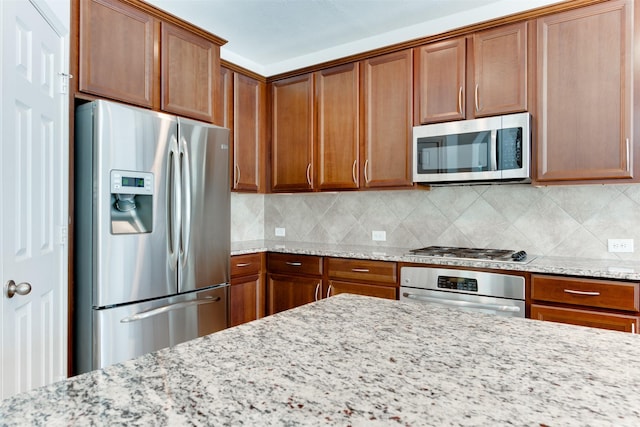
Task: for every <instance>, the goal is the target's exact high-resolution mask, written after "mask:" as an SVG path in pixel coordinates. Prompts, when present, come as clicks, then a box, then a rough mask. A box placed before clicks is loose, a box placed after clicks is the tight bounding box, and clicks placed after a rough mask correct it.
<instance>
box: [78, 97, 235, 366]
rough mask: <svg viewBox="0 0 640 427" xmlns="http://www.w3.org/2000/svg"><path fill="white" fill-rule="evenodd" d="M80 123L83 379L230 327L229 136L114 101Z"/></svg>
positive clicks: (85, 108)
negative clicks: (138, 357) (85, 376)
mask: <svg viewBox="0 0 640 427" xmlns="http://www.w3.org/2000/svg"><path fill="white" fill-rule="evenodd" d="M75 122H76V127H75V150H74V155H75V160H74V165H75V178H74V180H75V183H74V184H75V185H74V193H75V195H74V197H75V209H74V212H75V213H74V218H75V230H74V261H73V264H74V284H73V286H74V301H73V306H72V309H73V311H74V315H73V319H74V320H73V331H74V334H73V335H74V338H73V343H74V344H73V347H74V351H73V354H74V369H73V370H74V373H76V374H77V373H83V372H87V371H90V370H93V369H99V368H103V367H105V366H108V365H111V364H113V363H117V362H121V361H124V360H127V359H131V358H134V357H137V356H140V355H142V354H145V353H148V352H151V351H155V350H158V349H161V348H164V347H168V346H172V345H175V344H178V343H180V342H184V341H187V340H190V339H193V338H196V337H199V336H203V335H206V334H209V333H212V332H215V331H218V330H221V329H224V328H226V327H227V325H228V292H229V290H228V289H229V288H228V285H229V255H230V253H229V251H230V250H229V248H230V194H229V173H228V167H229V147H228V141H229V131H228V129H225V128H220V127H217V126H213V125H210V124H207V123H202V122H197V121H194V120H189V119H185V118H182V117H176V116H172V115H168V114H164V113H158V112H154V111H149V110H145V109H141V108H135V107H130V106H126V105H123V104H119V103H115V102H109V101H102V100H99V101H94V102H91V103H87V104H84V105H81V106H80V107H78V108H77V110H76V120H75Z"/></svg>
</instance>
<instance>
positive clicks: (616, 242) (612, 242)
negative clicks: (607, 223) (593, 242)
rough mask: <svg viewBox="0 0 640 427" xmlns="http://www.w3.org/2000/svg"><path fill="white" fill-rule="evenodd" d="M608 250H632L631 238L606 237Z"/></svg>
mask: <svg viewBox="0 0 640 427" xmlns="http://www.w3.org/2000/svg"><path fill="white" fill-rule="evenodd" d="M607 246H608V247H609V252H633V239H608V240H607Z"/></svg>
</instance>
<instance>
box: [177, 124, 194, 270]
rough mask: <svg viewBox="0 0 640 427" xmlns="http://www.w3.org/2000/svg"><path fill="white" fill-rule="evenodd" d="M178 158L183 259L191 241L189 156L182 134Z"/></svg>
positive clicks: (185, 257) (186, 254)
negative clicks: (179, 162) (179, 164)
mask: <svg viewBox="0 0 640 427" xmlns="http://www.w3.org/2000/svg"><path fill="white" fill-rule="evenodd" d="M180 159H181V164H182V169H181V176H180V179H181V191H182V194H181V198H180V201H181V207H180V208H181V211H182V215H183V216H182V218H181V222H180V237H181V238H180V242H181V247H180V255H181V256H182V260H183V261H184V260H186V259H187V257H188V255H189V247H190V242H191V158H190V154H189V150H188V147H187V140H186V139H185V138H184V136H182V135H181V136H180Z"/></svg>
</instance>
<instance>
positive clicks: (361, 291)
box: [326, 280, 397, 299]
mask: <svg viewBox="0 0 640 427" xmlns="http://www.w3.org/2000/svg"><path fill="white" fill-rule="evenodd" d="M342 293H349V294H356V295H366V296H370V297H378V298H387V299H397V298H396V288H394V287H391V286H388V285H372V284H370V283H355V282H341V281H339V280H329V287H328V288H327V292H326V296H327V298H329V297H331V296H334V295H338V294H342Z"/></svg>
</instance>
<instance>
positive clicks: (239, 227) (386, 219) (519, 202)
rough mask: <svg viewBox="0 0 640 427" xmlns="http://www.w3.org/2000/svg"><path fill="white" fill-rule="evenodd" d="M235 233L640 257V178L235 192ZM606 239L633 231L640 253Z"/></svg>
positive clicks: (239, 235)
mask: <svg viewBox="0 0 640 427" xmlns="http://www.w3.org/2000/svg"><path fill="white" fill-rule="evenodd" d="M275 227H284V228H285V229H286V236H285V237H284V238H281V237H277V238H276V237H275V234H274V229H275ZM372 230H384V231H386V233H387V241H386V242H373V241H372V240H371V231H372ZM231 236H232V240H233V241H244V240H254V239H263V238H265V239H282V240H285V241H304V242H321V243H348V244H366V245H379V246H396V247H406V248H417V247H423V246H428V245H452V246H466V247H496V248H507V249H516V250H520V249H524V250H526V251H527V252H529V253H531V254H536V255H548V256H568V257H587V258H599V259H606V258H611V259H633V260H640V185H606V186H605V185H585V186H555V187H539V188H536V187H533V186H530V185H523V184H517V185H491V186H486V185H483V186H458V187H437V188H433V189H431V190H430V191H416V190H404V191H401V190H398V191H358V192H340V193H308V194H269V195H246V194H236V193H234V194H233V195H232V230H231ZM608 238H633V239H634V240H635V242H634V243H635V245H636V251H635V252H634V253H633V254H612V253H609V252H607V239H608Z"/></svg>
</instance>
